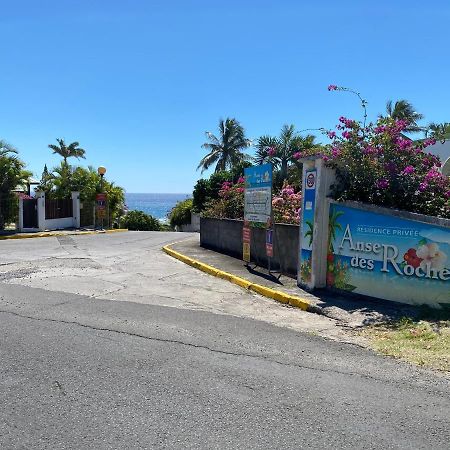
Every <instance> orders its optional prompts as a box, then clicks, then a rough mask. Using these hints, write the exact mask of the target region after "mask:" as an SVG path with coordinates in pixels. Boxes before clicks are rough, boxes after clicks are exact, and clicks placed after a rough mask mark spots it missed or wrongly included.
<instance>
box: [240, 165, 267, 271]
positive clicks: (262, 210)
mask: <svg viewBox="0 0 450 450" xmlns="http://www.w3.org/2000/svg"><path fill="white" fill-rule="evenodd" d="M244 176H245V192H244V228H243V234H242V242H243V252H242V253H243V260H244V261H245V262H246V263H249V262H250V237H251V234H250V230H251V227H260V228H267V229H268V230H269V229H270V231H271V233H270V244H269V246H267V239H266V253H267V256H268V258H269V272H270V258H272V257H273V247H272V245H273V235H272V164H263V165H261V166H253V167H248V168H246V169H244Z"/></svg>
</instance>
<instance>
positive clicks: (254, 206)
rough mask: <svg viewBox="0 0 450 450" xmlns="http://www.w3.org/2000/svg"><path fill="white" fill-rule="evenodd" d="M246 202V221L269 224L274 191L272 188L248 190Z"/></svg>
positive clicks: (246, 191)
mask: <svg viewBox="0 0 450 450" xmlns="http://www.w3.org/2000/svg"><path fill="white" fill-rule="evenodd" d="M244 202H245V205H244V211H245V215H244V220H248V221H249V222H259V223H267V221H268V220H269V219H270V214H271V208H272V204H271V202H272V189H271V188H270V187H263V188H248V189H246V190H245V198H244Z"/></svg>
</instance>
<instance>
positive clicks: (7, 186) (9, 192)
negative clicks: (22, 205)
mask: <svg viewBox="0 0 450 450" xmlns="http://www.w3.org/2000/svg"><path fill="white" fill-rule="evenodd" d="M30 177H31V172H29V171H27V170H25V163H24V162H23V161H22V160H21V159H19V157H18V155H17V150H15V149H14V148H13V147H12V146H11V145H9V144H7V143H6V142H5V141H0V230H2V229H4V227H5V225H6V224H7V223H9V222H15V220H16V215H17V212H18V209H17V196H16V195H15V194H14V192H13V191H14V190H15V189H16V188H17V187H18V186H24V185H25V184H26V183H27V181H28V179H29V178H30Z"/></svg>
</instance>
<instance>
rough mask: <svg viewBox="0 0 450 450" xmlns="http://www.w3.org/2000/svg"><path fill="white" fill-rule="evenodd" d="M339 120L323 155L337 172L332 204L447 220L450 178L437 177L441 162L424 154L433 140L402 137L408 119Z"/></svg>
mask: <svg viewBox="0 0 450 450" xmlns="http://www.w3.org/2000/svg"><path fill="white" fill-rule="evenodd" d="M339 121H340V124H339V125H338V126H337V129H338V130H342V133H341V134H340V135H338V134H336V133H335V132H329V136H330V137H331V138H332V144H331V146H330V150H329V154H328V155H325V158H326V160H327V161H328V165H329V166H331V167H333V168H334V169H335V170H336V176H337V182H336V183H335V185H334V186H333V192H332V195H333V197H334V198H335V199H336V200H344V201H345V200H356V201H361V202H366V203H373V204H376V205H380V206H385V207H388V208H397V209H404V210H407V211H411V212H416V213H422V214H427V215H433V216H438V217H447V218H450V178H448V177H445V176H443V175H442V174H441V173H440V171H439V168H440V166H441V163H440V160H439V158H438V157H437V156H435V155H432V154H430V153H427V152H426V151H424V150H425V149H426V148H427V147H428V146H430V145H433V144H434V143H435V142H436V141H435V140H434V139H425V140H423V141H416V142H415V141H412V140H411V139H407V138H405V137H404V136H403V133H404V131H405V130H406V128H407V127H408V125H409V124H408V122H407V121H406V120H394V119H392V118H379V119H378V121H377V123H376V124H369V125H368V126H367V127H362V126H361V124H360V123H359V122H357V121H355V120H350V119H347V118H345V117H341V118H340V119H339Z"/></svg>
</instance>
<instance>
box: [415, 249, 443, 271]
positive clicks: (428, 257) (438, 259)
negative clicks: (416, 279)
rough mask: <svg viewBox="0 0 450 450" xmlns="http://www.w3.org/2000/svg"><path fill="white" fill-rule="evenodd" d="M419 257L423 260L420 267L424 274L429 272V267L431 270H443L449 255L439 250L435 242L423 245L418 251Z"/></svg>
mask: <svg viewBox="0 0 450 450" xmlns="http://www.w3.org/2000/svg"><path fill="white" fill-rule="evenodd" d="M417 257H418V258H420V259H421V260H422V261H421V263H420V267H421V269H422V270H423V271H424V272H425V271H426V270H427V266H429V267H430V268H431V269H436V270H442V269H444V267H445V261H447V255H446V254H445V253H444V252H443V251H441V250H439V246H438V245H437V244H435V243H434V242H433V243H428V244H424V245H421V246H420V247H419V248H418V249H417Z"/></svg>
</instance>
